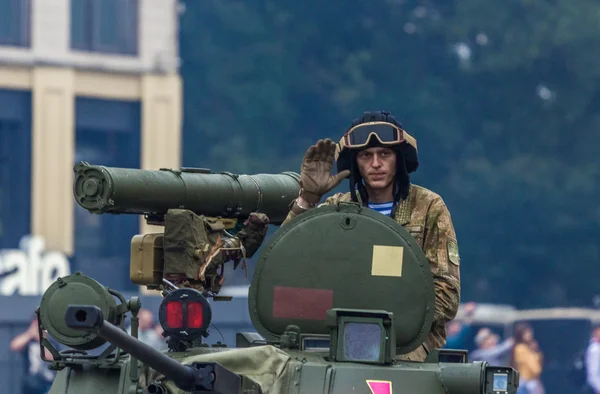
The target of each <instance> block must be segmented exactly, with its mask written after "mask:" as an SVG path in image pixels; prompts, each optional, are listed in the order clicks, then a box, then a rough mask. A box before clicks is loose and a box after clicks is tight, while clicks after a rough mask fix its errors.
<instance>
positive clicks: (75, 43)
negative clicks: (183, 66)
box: [0, 0, 182, 296]
mask: <svg viewBox="0 0 600 394" xmlns="http://www.w3.org/2000/svg"><path fill="white" fill-rule="evenodd" d="M177 7H178V4H177V2H176V1H175V0H52V1H41V0H0V250H5V251H6V250H7V249H17V248H19V246H20V245H21V246H22V247H23V248H25V247H26V246H27V243H26V242H24V241H25V239H24V238H23V237H24V236H28V235H34V236H38V237H40V238H39V240H37V243H35V247H37V248H43V251H42V252H41V253H42V254H43V252H44V251H47V252H59V253H61V254H62V255H63V256H65V258H67V259H68V264H69V270H70V271H71V272H72V271H75V270H80V271H83V272H84V273H86V274H89V275H92V276H94V277H96V278H97V279H98V280H100V281H101V282H103V283H104V284H105V285H108V286H110V287H113V288H117V289H122V290H134V287H133V286H132V285H131V283H130V282H129V268H128V265H129V264H128V263H129V242H130V240H131V237H132V236H133V235H134V234H136V233H138V232H140V231H141V227H143V224H142V222H141V218H139V217H137V216H131V217H129V216H122V217H115V216H112V217H111V218H105V217H103V216H98V215H91V214H89V213H88V212H87V211H84V210H83V209H81V208H80V207H79V206H78V205H76V203H75V202H74V199H73V195H72V180H73V178H72V173H73V172H72V168H73V165H74V164H75V163H76V162H78V161H82V160H83V161H88V162H90V163H94V164H103V165H106V166H120V167H134V168H147V169H158V168H163V167H178V166H179V165H180V144H181V141H180V134H181V108H182V103H181V100H182V99H181V96H182V93H181V79H180V76H179V73H178V8H177ZM40 241H41V242H43V243H45V245H42V246H40ZM29 245H30V249H31V248H32V246H31V245H32V244H31V243H29ZM31 253H33V252H31ZM25 254H27V253H25ZM13 255H14V253H13ZM7 259H8V258H4V259H2V257H0V296H1V295H8V294H25V295H33V294H41V291H43V286H42V285H43V284H44V283H47V280H44V278H38V279H37V281H35V283H37V285H36V284H33V285H32V284H31V283H30V284H28V285H26V284H24V283H22V281H21V282H19V280H20V279H19V278H18V275H17V276H15V275H16V273H14V272H13V274H10V273H7V271H10V270H11V269H12V270H13V271H14V270H15V269H16V270H17V271H19V270H21V271H23V270H24V268H23V267H22V266H23V265H24V264H25V263H23V262H19V261H18V260H19V259H18V258H17V259H16V260H15V259H14V258H13V259H12V260H10V261H8V260H7ZM15 261H17V262H15ZM2 262H4V264H2ZM28 264H29V266H32V265H34V264H33V263H32V262H31V258H29V259H28ZM63 265H64V264H63ZM15 266H18V267H16V268H15ZM61 270H62V271H64V267H63V266H62V265H61V264H60V263H57V262H55V270H54V273H55V274H56V272H57V271H61ZM38 271H39V270H38ZM46 271H47V272H45V273H40V272H36V274H38V275H42V276H43V275H46V276H48V275H50V274H51V273H49V272H48V271H50V270H49V269H48V270H46ZM3 272H4V273H3ZM31 272H32V271H29V276H31ZM2 275H4V276H3V277H2ZM7 275H8V276H7ZM11 276H12V278H11ZM23 277H24V276H21V278H23ZM25 287H27V290H24V288H25Z"/></svg>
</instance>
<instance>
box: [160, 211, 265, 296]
mask: <svg viewBox="0 0 600 394" xmlns="http://www.w3.org/2000/svg"><path fill="white" fill-rule="evenodd" d="M231 222H232V221H231V220H229V219H218V218H210V217H206V216H199V215H196V214H195V213H193V212H191V211H189V210H185V209H171V210H169V212H168V213H167V215H166V216H165V233H164V256H165V265H164V276H165V278H167V279H169V280H171V281H173V282H174V283H175V284H177V285H181V286H190V287H195V288H201V289H202V290H204V289H206V290H209V291H213V292H215V293H216V292H218V291H219V290H220V288H221V286H222V285H223V281H224V278H223V264H224V263H226V262H228V261H233V263H234V268H237V267H238V265H239V264H240V262H243V268H244V269H245V268H246V258H249V257H252V256H253V255H254V253H256V251H257V250H258V248H259V247H260V245H261V244H262V242H263V241H264V239H265V236H266V234H267V229H268V225H269V218H268V217H267V216H266V215H264V214H262V213H252V214H250V216H249V217H248V219H247V220H246V221H245V222H244V227H243V228H242V229H241V231H239V232H238V233H237V234H236V235H231V234H229V233H228V232H227V228H228V226H230V225H231ZM230 227H231V226H230Z"/></svg>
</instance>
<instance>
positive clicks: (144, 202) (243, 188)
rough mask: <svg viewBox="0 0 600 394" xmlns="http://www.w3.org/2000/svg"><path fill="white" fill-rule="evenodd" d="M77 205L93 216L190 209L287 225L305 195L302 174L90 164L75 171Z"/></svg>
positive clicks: (201, 213)
mask: <svg viewBox="0 0 600 394" xmlns="http://www.w3.org/2000/svg"><path fill="white" fill-rule="evenodd" d="M73 171H74V172H75V179H74V182H73V194H74V197H75V201H77V203H78V204H79V205H80V206H81V207H83V208H84V209H86V210H87V211H89V212H91V213H96V214H103V213H112V214H146V215H164V214H165V213H166V212H167V211H168V210H169V209H172V208H175V209H189V210H191V211H193V212H195V213H196V214H198V215H206V216H213V217H218V216H220V217H226V218H236V217H240V218H245V217H247V216H248V215H249V214H250V213H252V212H261V213H264V214H266V215H267V216H268V217H269V220H270V222H271V223H273V224H281V223H282V222H283V220H285V218H286V216H287V214H288V212H289V205H290V203H291V202H292V200H293V199H295V198H296V197H297V196H298V192H299V191H300V175H299V174H297V173H294V172H283V173H280V174H256V175H237V174H231V173H212V172H210V171H209V170H204V169H189V168H182V169H181V170H170V169H161V170H140V169H133V168H116V167H105V166H98V165H90V164H88V163H86V162H80V163H77V164H76V165H75V167H74V168H73Z"/></svg>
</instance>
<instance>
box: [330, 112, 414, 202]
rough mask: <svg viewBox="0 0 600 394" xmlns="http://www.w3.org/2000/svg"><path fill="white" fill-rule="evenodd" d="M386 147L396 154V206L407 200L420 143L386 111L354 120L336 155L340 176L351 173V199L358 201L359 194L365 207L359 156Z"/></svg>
mask: <svg viewBox="0 0 600 394" xmlns="http://www.w3.org/2000/svg"><path fill="white" fill-rule="evenodd" d="M373 147H386V148H390V149H392V150H394V151H395V152H396V157H397V160H396V163H397V168H396V184H395V185H394V202H395V203H397V202H398V201H399V200H400V199H402V198H406V197H407V196H408V187H409V183H410V179H409V175H408V174H410V173H412V172H414V171H415V170H416V169H417V167H418V166H419V160H418V154H417V140H416V139H415V138H414V137H413V136H411V135H410V134H408V133H407V132H406V131H405V130H404V129H403V128H402V124H401V123H400V122H398V121H397V120H396V118H395V117H394V116H393V115H392V114H391V113H390V112H386V111H374V112H365V113H364V115H363V116H362V117H361V118H359V119H355V120H354V121H353V122H352V125H351V126H350V127H349V128H348V130H346V133H345V134H344V136H343V137H342V138H341V139H340V142H339V143H338V145H337V149H336V152H335V160H336V163H337V171H338V173H339V172H341V171H344V170H350V191H351V192H352V199H353V200H354V201H357V200H358V199H357V198H356V193H355V192H354V191H355V190H358V192H359V194H360V198H361V199H362V200H363V203H364V204H366V203H367V201H368V195H367V191H366V188H365V186H364V184H363V182H362V176H361V175H360V173H359V171H358V166H357V164H356V154H357V153H358V152H359V151H361V150H363V149H367V148H373Z"/></svg>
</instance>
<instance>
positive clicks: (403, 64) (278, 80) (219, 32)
mask: <svg viewBox="0 0 600 394" xmlns="http://www.w3.org/2000/svg"><path fill="white" fill-rule="evenodd" d="M186 7H187V10H186V12H185V14H184V16H183V17H182V21H181V23H182V26H181V30H182V31H181V56H182V59H183V66H182V74H183V78H184V81H185V82H184V83H185V85H184V86H185V87H184V91H185V93H184V94H185V95H184V100H185V119H184V133H185V145H184V147H185V151H184V155H185V156H184V161H185V163H186V165H196V166H202V167H212V168H213V169H215V170H225V169H227V170H230V171H237V172H261V171H282V170H296V171H298V170H299V166H300V162H301V159H302V156H303V155H304V152H305V151H306V149H307V147H308V146H309V145H310V144H312V143H314V141H316V140H317V139H318V138H324V137H331V138H334V139H338V138H340V136H341V134H342V133H343V132H344V130H345V129H346V128H347V127H348V125H349V124H350V121H351V120H352V119H353V118H356V117H358V116H360V115H361V114H362V112H363V111H365V110H372V109H388V110H390V111H392V112H393V113H394V114H395V115H396V116H397V117H398V118H399V119H400V120H401V121H402V123H403V125H404V126H405V128H406V129H407V130H408V131H409V132H410V133H411V134H413V135H414V136H415V137H416V138H417V140H418V143H419V149H420V159H421V166H420V168H419V170H418V171H417V173H416V174H415V175H414V176H413V181H414V182H415V183H418V184H422V185H424V186H426V187H429V188H431V189H433V190H434V191H436V192H438V193H440V194H441V195H442V196H443V198H444V199H445V201H446V202H447V204H448V206H449V208H450V210H451V212H452V215H453V219H454V222H455V226H456V230H457V233H458V236H459V244H460V248H461V256H462V276H463V298H464V299H475V300H477V301H488V302H505V303H510V304H514V305H516V306H519V307H527V306H546V305H588V304H589V303H590V300H591V297H592V296H593V295H594V294H595V293H596V292H597V277H598V274H599V273H600V268H599V267H600V264H599V262H600V251H599V246H598V244H599V243H598V240H597V238H598V235H597V234H598V224H599V222H600V220H599V219H600V206H599V204H598V202H597V198H595V197H596V196H597V195H599V192H600V187H599V185H598V182H597V181H596V180H597V179H599V176H600V174H599V171H600V166H599V163H598V160H596V157H595V156H596V153H595V152H596V150H597V146H596V145H595V144H596V143H597V142H598V141H599V139H600V138H599V137H600V136H599V131H598V130H599V129H600V93H599V92H600V63H598V62H597V60H596V57H597V51H598V48H600V4H599V3H597V2H595V1H593V0H577V1H572V0H553V1H551V0H546V1H543V0H505V1H502V2H497V1H495V2H484V1H480V0H461V1H447V0H437V1H433V0H430V1H415V0H373V1H368V2H367V1H356V0H330V1H327V2H318V1H315V0H306V1H302V2H298V1H281V0H280V1H269V0H263V1H254V2H245V1H241V0H239V1H234V0H218V1H217V0H213V1H188V2H187V3H186ZM345 187H347V186H345V185H344V188H345Z"/></svg>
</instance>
